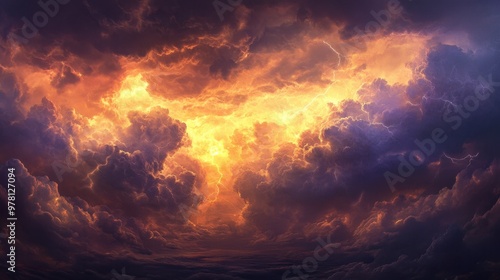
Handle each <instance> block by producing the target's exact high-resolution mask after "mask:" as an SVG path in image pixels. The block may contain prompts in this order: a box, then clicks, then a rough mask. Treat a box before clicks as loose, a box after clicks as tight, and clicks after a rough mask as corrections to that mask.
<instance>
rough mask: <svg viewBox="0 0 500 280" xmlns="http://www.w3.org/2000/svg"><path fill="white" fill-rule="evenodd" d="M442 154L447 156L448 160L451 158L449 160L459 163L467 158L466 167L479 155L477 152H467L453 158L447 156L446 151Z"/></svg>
mask: <svg viewBox="0 0 500 280" xmlns="http://www.w3.org/2000/svg"><path fill="white" fill-rule="evenodd" d="M444 156H445V157H446V158H448V159H449V160H451V162H452V163H453V164H459V163H460V162H461V161H464V160H469V164H468V165H467V167H469V166H470V165H471V164H472V161H473V160H474V159H475V158H477V157H478V156H479V153H477V154H475V155H471V154H468V155H466V156H465V157H463V158H453V157H450V156H448V155H447V154H446V153H444ZM467 167H466V168H467Z"/></svg>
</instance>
